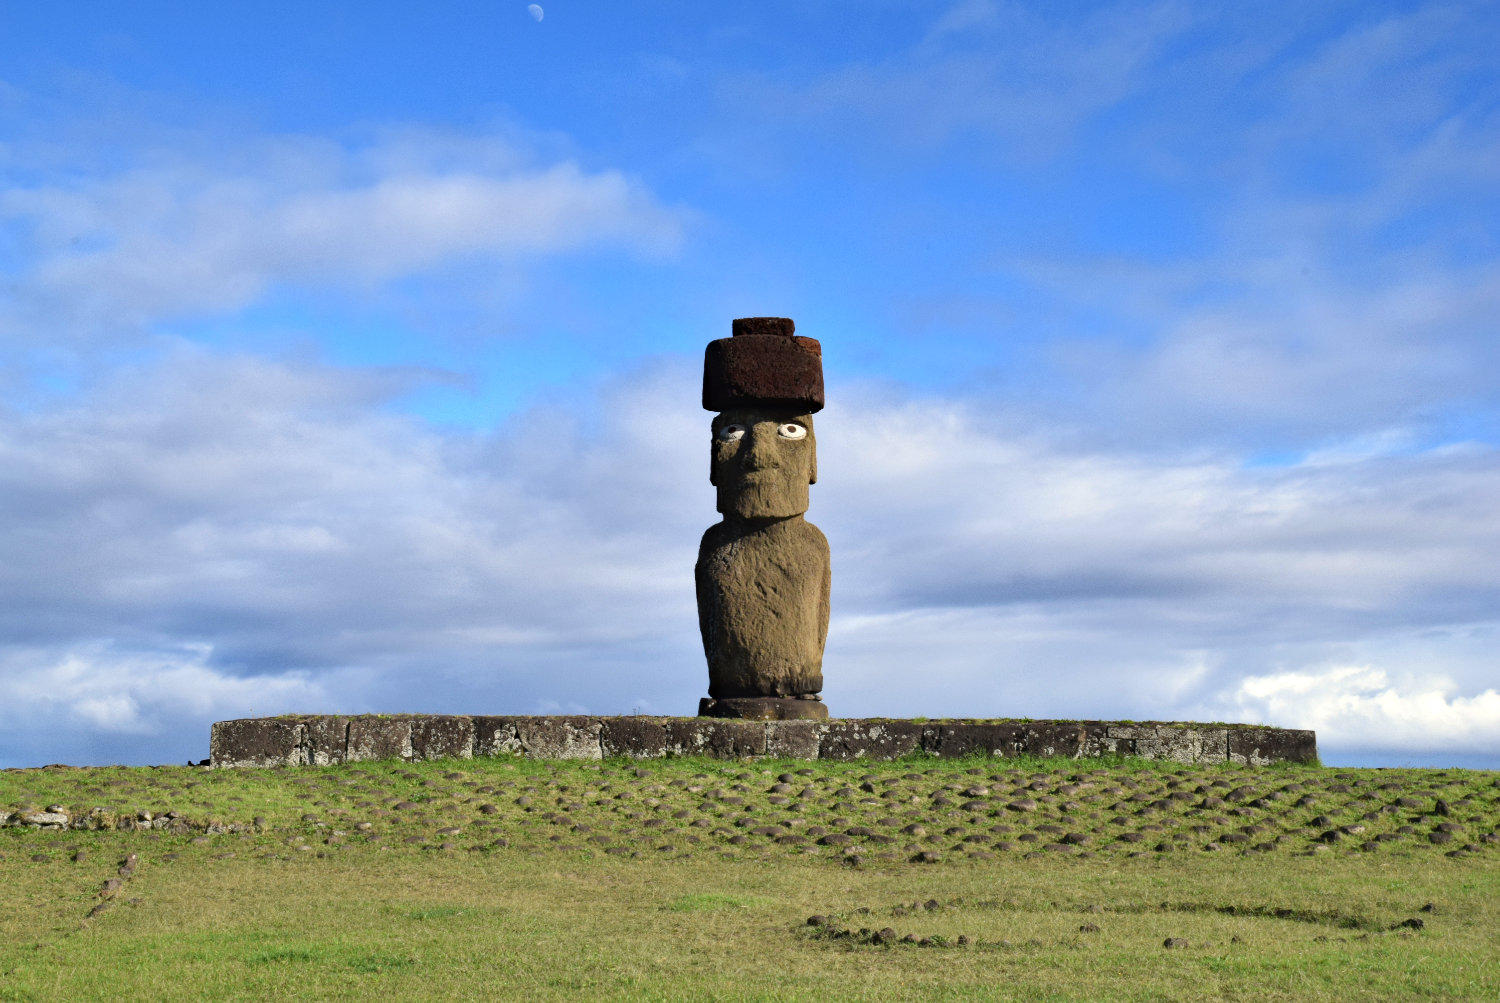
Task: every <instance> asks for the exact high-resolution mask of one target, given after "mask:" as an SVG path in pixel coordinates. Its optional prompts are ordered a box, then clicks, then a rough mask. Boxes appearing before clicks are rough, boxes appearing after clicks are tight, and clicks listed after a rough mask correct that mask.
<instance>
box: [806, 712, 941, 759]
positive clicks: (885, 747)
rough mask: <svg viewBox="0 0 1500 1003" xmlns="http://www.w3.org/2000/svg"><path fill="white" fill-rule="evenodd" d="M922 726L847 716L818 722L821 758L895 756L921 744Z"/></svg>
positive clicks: (906, 752)
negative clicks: (847, 717)
mask: <svg viewBox="0 0 1500 1003" xmlns="http://www.w3.org/2000/svg"><path fill="white" fill-rule="evenodd" d="M921 741H922V726H921V725H919V724H916V723H914V722H912V721H886V720H861V719H857V718H854V719H846V720H841V721H829V722H828V723H827V724H820V725H818V758H820V759H845V760H847V759H897V758H899V757H901V756H907V755H910V754H911V753H913V752H916V751H917V750H918V749H919V748H920V747H921Z"/></svg>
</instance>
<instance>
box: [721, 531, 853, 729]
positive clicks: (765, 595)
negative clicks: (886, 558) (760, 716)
mask: <svg viewBox="0 0 1500 1003" xmlns="http://www.w3.org/2000/svg"><path fill="white" fill-rule="evenodd" d="M694 578H695V580H696V583H697V589H698V626H699V630H700V631H701V633H702V635H703V650H704V654H705V656H706V657H707V659H708V695H709V696H710V697H714V698H716V699H723V698H726V697H758V696H766V697H793V696H800V695H803V694H809V695H810V694H815V693H819V692H821V691H822V689H823V645H824V642H825V641H826V640H827V637H828V613H829V589H830V581H831V574H830V564H829V554H828V541H827V539H825V538H824V536H823V534H822V532H821V531H820V530H819V529H818V527H816V526H814V525H812V524H811V523H809V522H807V521H806V520H804V519H803V518H802V517H801V516H800V515H798V516H793V517H791V518H787V519H774V520H744V519H726V520H725V521H724V522H721V523H718V524H717V525H715V526H711V527H710V528H709V530H708V532H707V533H705V534H704V535H703V542H702V545H701V547H700V548H699V551H698V563H697V565H696V567H695V568H694Z"/></svg>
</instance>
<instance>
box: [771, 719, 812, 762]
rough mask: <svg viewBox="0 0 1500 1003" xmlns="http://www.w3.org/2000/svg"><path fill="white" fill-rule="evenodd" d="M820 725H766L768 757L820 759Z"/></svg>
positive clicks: (802, 723)
mask: <svg viewBox="0 0 1500 1003" xmlns="http://www.w3.org/2000/svg"><path fill="white" fill-rule="evenodd" d="M820 745H821V742H820V740H819V738H818V725H817V724H816V723H814V722H812V721H770V722H768V723H767V724H766V755H768V756H775V757H776V758H778V759H817V758H819V746H820Z"/></svg>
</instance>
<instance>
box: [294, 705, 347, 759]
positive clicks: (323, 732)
mask: <svg viewBox="0 0 1500 1003" xmlns="http://www.w3.org/2000/svg"><path fill="white" fill-rule="evenodd" d="M348 741H349V719H348V718H346V717H322V716H317V717H305V718H303V719H302V737H301V742H300V744H301V746H302V749H303V751H302V754H301V757H300V758H301V760H302V761H303V762H304V763H307V764H308V765H309V766H334V765H336V764H338V763H342V762H344V757H345V753H346V749H347V747H348Z"/></svg>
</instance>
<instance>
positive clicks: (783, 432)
mask: <svg viewBox="0 0 1500 1003" xmlns="http://www.w3.org/2000/svg"><path fill="white" fill-rule="evenodd" d="M799 410H800V409H798V408H797V407H795V406H791V407H785V406H776V405H769V404H746V405H740V406H736V407H731V408H729V409H728V410H725V411H723V412H721V413H720V414H718V415H717V416H715V417H714V420H713V447H712V449H713V454H712V460H711V461H710V464H709V474H708V479H709V481H710V482H711V483H712V484H713V485H714V486H715V487H716V488H718V489H719V491H718V510H719V511H720V512H723V513H724V514H725V515H728V516H736V517H738V518H741V519H784V518H787V517H788V516H794V515H801V514H802V513H803V512H806V511H807V506H808V490H807V486H808V485H809V484H815V483H817V480H818V452H817V440H816V439H815V438H814V437H813V421H812V415H810V414H806V413H799Z"/></svg>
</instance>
